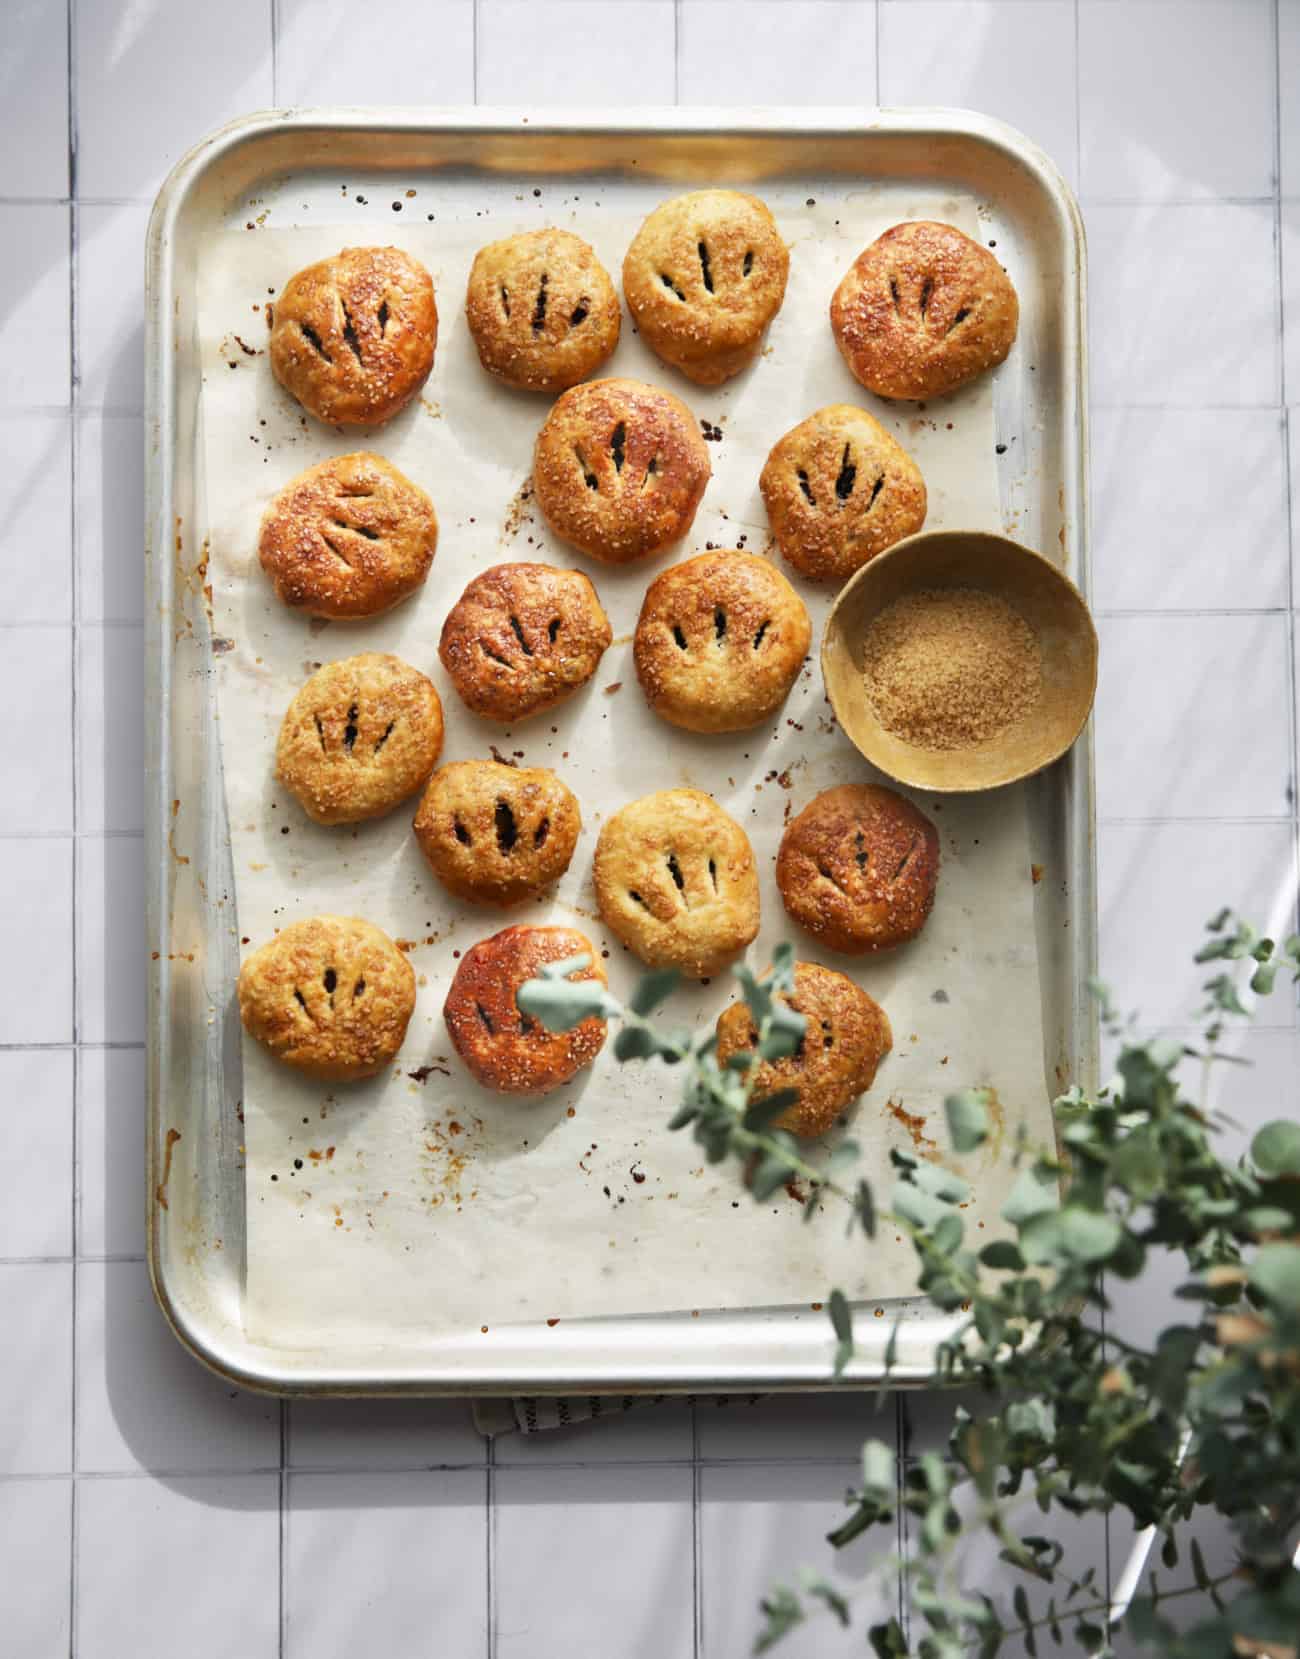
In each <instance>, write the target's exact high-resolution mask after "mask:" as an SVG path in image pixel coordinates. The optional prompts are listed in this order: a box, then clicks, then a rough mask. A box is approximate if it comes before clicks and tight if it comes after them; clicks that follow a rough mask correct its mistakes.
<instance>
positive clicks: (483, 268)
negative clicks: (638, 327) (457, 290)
mask: <svg viewBox="0 0 1300 1659" xmlns="http://www.w3.org/2000/svg"><path fill="white" fill-rule="evenodd" d="M465 317H466V320H467V321H468V323H469V331H470V334H471V335H472V336H473V340H474V344H475V346H476V347H477V348H478V356H479V362H480V363H482V365H483V367H484V368H485V369H486V370H487V372H488V373H489V374H491V375H495V376H496V378H497V379H498V380H504V381H505V383H506V385H507V386H518V387H519V388H520V389H521V390H522V391H525V392H562V391H564V389H565V388H566V387H567V386H576V385H577V383H578V382H579V381H580V380H585V379H586V378H587V376H588V375H589V374H591V373H593V372H594V371H595V370H596V369H598V368H599V367H600V365H601V364H602V363H603V362H604V361H605V359H606V358H607V357H609V356H610V355H611V354H612V353H613V350H614V348H615V346H617V344H618V336H619V329H620V327H621V325H622V312H621V311H620V310H619V304H618V295H617V294H616V293H615V292H614V284H613V283H612V282H611V281H610V280H609V272H608V271H607V270H606V269H605V267H604V266H603V265H602V264H601V262H600V260H599V259H597V258H596V251H595V249H594V248H592V247H591V246H590V245H589V244H588V243H586V242H584V241H583V240H582V238H581V237H580V236H575V235H574V234H573V232H572V231H571V230H556V229H554V228H553V227H551V228H548V229H546V230H527V231H521V232H520V234H519V235H518V236H507V237H506V239H505V240H504V241H503V242H492V243H490V244H489V245H488V246H487V247H486V248H480V249H479V251H478V253H477V254H476V255H475V256H474V264H473V267H472V268H471V270H470V273H469V288H468V290H467V292H466V295H465Z"/></svg>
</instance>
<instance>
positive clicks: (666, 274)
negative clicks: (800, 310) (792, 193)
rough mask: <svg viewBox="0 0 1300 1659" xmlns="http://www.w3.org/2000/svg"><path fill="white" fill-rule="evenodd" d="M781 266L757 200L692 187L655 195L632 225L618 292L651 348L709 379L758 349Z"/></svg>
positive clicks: (733, 369)
mask: <svg viewBox="0 0 1300 1659" xmlns="http://www.w3.org/2000/svg"><path fill="white" fill-rule="evenodd" d="M789 272H790V254H789V251H788V250H787V248H786V245H785V242H784V240H783V239H782V236H781V233H780V231H779V230H778V229H777V227H776V221H775V220H774V219H773V218H772V215H771V213H770V212H769V210H768V208H767V205H766V203H764V202H762V201H760V200H759V198H758V197H757V196H750V195H747V194H745V192H743V191H740V190H692V191H690V192H689V193H688V194H687V195H684V196H674V197H673V198H672V199H671V200H670V201H666V202H661V203H660V204H659V206H658V207H657V208H655V210H654V211H653V212H652V213H651V214H650V215H649V217H648V218H647V219H646V220H645V222H644V224H643V225H642V226H641V228H640V230H638V231H637V233H636V235H635V237H634V238H633V239H632V245H631V246H630V247H629V248H628V251H627V255H626V257H625V258H624V260H623V293H624V296H625V297H626V299H627V303H628V309H629V310H630V311H631V313H632V316H633V317H634V318H635V320H636V325H637V328H638V330H639V331H640V334H641V337H642V339H643V340H644V341H645V342H646V344H647V345H648V346H649V347H650V349H651V351H653V352H654V353H655V354H656V355H657V356H659V357H661V358H662V359H663V360H664V362H665V363H670V364H671V365H672V366H673V367H674V368H675V369H679V370H680V371H681V372H682V373H683V374H684V375H686V376H687V377H688V379H691V380H694V381H696V382H698V383H699V384H700V385H702V386H717V385H720V384H721V383H722V382H723V381H724V380H729V379H730V378H731V377H732V376H733V375H736V374H739V373H740V372H741V370H742V369H744V368H746V367H747V366H748V365H749V364H750V363H752V362H753V360H754V358H755V357H756V356H757V355H758V352H759V348H760V347H761V345H762V342H763V335H764V332H765V330H766V329H767V326H768V324H769V323H770V322H771V321H772V319H773V317H775V315H776V314H777V312H778V311H779V310H780V308H781V302H782V300H783V299H784V298H785V285H786V279H787V277H788V276H789Z"/></svg>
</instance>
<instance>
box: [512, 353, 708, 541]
mask: <svg viewBox="0 0 1300 1659" xmlns="http://www.w3.org/2000/svg"><path fill="white" fill-rule="evenodd" d="M709 473H710V463H709V451H708V446H707V445H706V444H705V442H704V439H703V437H702V436H701V435H700V429H699V427H698V425H697V424H696V421H695V417H694V416H693V415H692V414H691V412H690V410H689V409H688V408H687V407H686V405H685V404H684V403H683V402H682V401H681V399H680V398H677V397H674V396H673V394H672V393H671V392H665V391H661V390H660V388H659V387H657V386H647V385H645V384H644V383H643V382H642V381H639V380H589V381H586V382H585V383H584V384H583V385H581V386H574V387H573V388H572V389H571V390H570V391H567V392H565V393H564V395H563V397H561V398H559V399H557V400H556V404H555V407H554V408H553V409H552V410H551V412H550V414H549V415H548V416H547V418H546V423H545V425H544V426H543V427H542V429H541V431H540V432H539V433H538V434H537V444H536V447H535V449H534V453H533V484H534V487H535V489H536V492H537V505H538V506H539V507H540V508H541V510H542V514H543V516H544V517H545V519H546V522H547V523H548V524H549V525H550V527H551V529H552V530H554V532H555V534H556V535H557V536H560V537H562V538H563V539H564V540H565V541H567V542H571V543H572V545H573V546H574V547H577V548H580V549H581V550H582V552H584V553H589V554H590V555H591V557H592V558H593V559H599V560H601V562H602V563H604V564H614V565H617V564H627V563H629V562H630V561H631V560H633V559H644V558H646V557H647V555H649V554H651V553H657V552H658V551H659V549H660V548H661V547H667V546H668V544H669V543H670V542H675V541H678V540H680V539H681V537H682V536H684V535H685V534H686V532H687V531H688V530H689V529H690V527H691V524H692V523H693V522H694V519H695V511H696V508H697V507H698V506H699V504H700V498H701V497H702V496H703V494H704V488H705V485H706V484H707V483H708V481H709Z"/></svg>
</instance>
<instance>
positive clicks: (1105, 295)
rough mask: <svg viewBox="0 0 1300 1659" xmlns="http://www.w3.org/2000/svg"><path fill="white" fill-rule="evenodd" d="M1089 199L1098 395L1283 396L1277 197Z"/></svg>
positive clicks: (1207, 399) (1111, 400) (1183, 403)
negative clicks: (1108, 202) (1273, 200)
mask: <svg viewBox="0 0 1300 1659" xmlns="http://www.w3.org/2000/svg"><path fill="white" fill-rule="evenodd" d="M1084 206H1085V213H1086V217H1087V224H1088V256H1089V278H1090V296H1089V314H1090V319H1091V326H1092V340H1091V345H1092V390H1093V396H1094V397H1095V399H1096V401H1097V403H1098V404H1099V405H1101V406H1105V405H1107V404H1135V403H1136V404H1150V405H1164V406H1167V405H1172V406H1174V407H1178V408H1186V407H1188V406H1192V407H1195V406H1196V405H1198V404H1204V405H1216V406H1217V405H1224V404H1226V405H1233V406H1236V405H1242V404H1250V405H1258V404H1269V405H1272V404H1276V402H1277V401H1278V395H1279V389H1280V376H1279V362H1278V344H1277V260H1276V255H1275V252H1274V246H1273V229H1274V214H1273V208H1272V206H1271V204H1261V205H1251V204H1246V205H1241V204H1237V205H1224V204H1217V203H1216V204H1213V205H1208V206H1204V207H1202V206H1190V207H1155V206H1137V207H1126V206H1121V207H1115V206H1097V205H1093V204H1091V203H1088V202H1087V201H1086V200H1085V204H1084Z"/></svg>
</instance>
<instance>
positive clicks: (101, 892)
mask: <svg viewBox="0 0 1300 1659" xmlns="http://www.w3.org/2000/svg"><path fill="white" fill-rule="evenodd" d="M144 879H145V868H144V842H143V841H142V840H140V839H138V838H136V837H120V836H118V837H108V838H107V839H101V838H100V837H98V836H91V837H87V838H85V839H83V840H81V841H78V843H77V1002H78V1008H77V1031H78V1035H79V1036H80V1038H81V1040H82V1042H87V1043H142V1042H143V1041H144V1036H145V1031H144V978H145V957H146V947H145V936H144Z"/></svg>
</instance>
